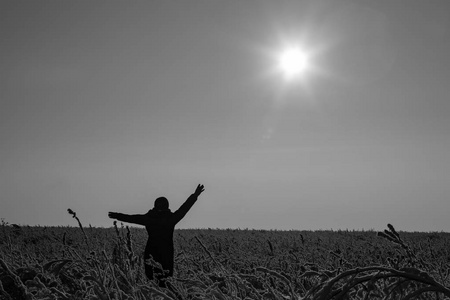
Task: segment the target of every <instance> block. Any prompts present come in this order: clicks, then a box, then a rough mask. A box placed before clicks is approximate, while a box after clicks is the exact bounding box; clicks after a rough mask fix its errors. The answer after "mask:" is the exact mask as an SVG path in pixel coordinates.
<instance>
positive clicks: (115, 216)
mask: <svg viewBox="0 0 450 300" xmlns="http://www.w3.org/2000/svg"><path fill="white" fill-rule="evenodd" d="M117 215H118V213H116V212H109V213H108V217H110V218H111V219H117Z"/></svg>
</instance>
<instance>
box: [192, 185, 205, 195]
mask: <svg viewBox="0 0 450 300" xmlns="http://www.w3.org/2000/svg"><path fill="white" fill-rule="evenodd" d="M204 190H205V187H204V186H203V184H199V185H198V186H197V188H196V189H195V193H194V194H195V195H196V196H197V197H198V196H200V194H201V193H203V191H204Z"/></svg>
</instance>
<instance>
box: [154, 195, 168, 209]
mask: <svg viewBox="0 0 450 300" xmlns="http://www.w3.org/2000/svg"><path fill="white" fill-rule="evenodd" d="M154 209H155V210H166V209H169V201H168V200H167V198H166V197H159V198H156V200H155V207H154Z"/></svg>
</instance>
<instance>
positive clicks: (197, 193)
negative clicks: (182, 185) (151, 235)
mask: <svg viewBox="0 0 450 300" xmlns="http://www.w3.org/2000/svg"><path fill="white" fill-rule="evenodd" d="M204 190H205V187H204V186H203V185H202V184H199V185H198V186H197V188H196V189H195V192H194V193H193V194H192V195H190V196H189V198H187V200H186V201H185V202H184V203H183V205H181V206H180V208H179V209H178V210H177V211H176V212H174V213H173V214H174V218H175V223H178V222H180V220H181V219H183V217H184V216H185V215H186V214H187V212H188V211H189V210H190V209H191V207H192V206H193V205H194V203H195V202H196V201H197V198H198V196H200V194H201V193H203V191H204Z"/></svg>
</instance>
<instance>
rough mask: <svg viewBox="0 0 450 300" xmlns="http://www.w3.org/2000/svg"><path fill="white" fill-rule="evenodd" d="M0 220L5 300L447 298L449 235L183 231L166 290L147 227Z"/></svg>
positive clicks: (1, 295) (0, 294) (0, 292)
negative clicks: (148, 273)
mask: <svg viewBox="0 0 450 300" xmlns="http://www.w3.org/2000/svg"><path fill="white" fill-rule="evenodd" d="M73 216H74V217H76V215H75V214H73ZM77 220H78V219H77ZM2 223H3V224H2V225H1V228H0V299H2V300H3V299H101V300H106V299H221V300H223V299H280V300H282V299H283V300H285V299H315V300H320V299H321V300H325V299H450V278H449V276H450V234H447V233H409V232H397V231H396V230H395V229H394V227H392V226H391V225H388V227H387V229H386V230H384V231H383V232H375V231H266V230H231V229H228V230H214V229H201V230H200V229H198V230H194V229H192V230H176V231H175V237H174V240H175V249H176V254H175V263H176V267H175V275H174V277H173V278H171V279H170V289H168V288H160V287H159V286H158V285H157V284H156V283H155V282H153V281H148V280H147V279H146V277H145V275H144V272H143V264H144V262H143V259H142V252H143V249H144V246H145V242H146V232H145V230H144V229H143V228H135V227H126V226H124V224H120V223H119V224H117V225H116V226H114V227H111V228H92V227H83V226H82V225H81V223H79V226H78V227H29V226H17V225H11V224H8V223H6V222H4V221H3V222H2Z"/></svg>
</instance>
